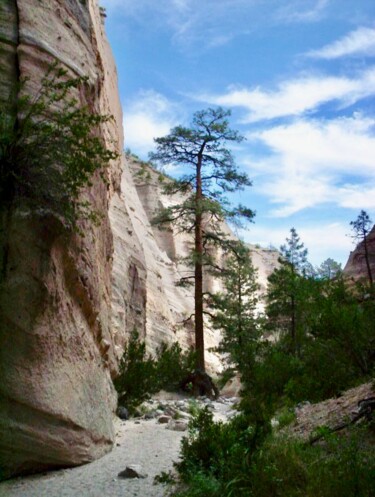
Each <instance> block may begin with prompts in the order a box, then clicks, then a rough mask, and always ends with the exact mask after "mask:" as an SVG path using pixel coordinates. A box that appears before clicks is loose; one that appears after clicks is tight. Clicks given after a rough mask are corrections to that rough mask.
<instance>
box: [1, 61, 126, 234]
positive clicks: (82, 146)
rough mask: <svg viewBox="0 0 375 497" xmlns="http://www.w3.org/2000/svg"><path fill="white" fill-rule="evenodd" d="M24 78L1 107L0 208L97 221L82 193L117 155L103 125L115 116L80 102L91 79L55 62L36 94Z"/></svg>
mask: <svg viewBox="0 0 375 497" xmlns="http://www.w3.org/2000/svg"><path fill="white" fill-rule="evenodd" d="M25 83H26V82H23V83H22V84H21V85H20V88H19V89H18V92H17V94H16V95H13V96H11V97H10V98H9V101H7V102H5V104H3V105H2V108H1V109H0V208H1V209H8V208H10V207H16V206H23V207H26V208H28V209H31V210H32V211H33V212H34V213H36V214H39V215H41V216H46V215H52V216H54V217H55V218H57V219H59V220H60V221H61V222H62V224H63V225H64V226H65V227H67V228H75V227H76V225H77V220H78V219H79V218H81V219H82V218H86V219H93V220H97V219H98V215H97V212H95V209H94V208H93V207H92V205H90V203H89V202H88V201H85V200H83V199H82V198H80V194H81V192H82V190H83V189H84V188H85V187H87V186H90V185H91V182H92V179H93V176H94V174H95V173H97V174H98V175H99V176H101V177H102V180H105V167H106V166H107V165H108V164H109V162H110V161H111V160H114V159H116V158H117V157H118V154H117V153H116V152H115V151H113V150H109V149H107V148H106V146H105V144H104V143H103V140H102V138H101V133H100V129H101V126H102V125H103V124H104V123H106V122H107V121H109V120H110V119H111V117H110V116H105V115H101V114H99V113H97V112H95V111H93V110H92V109H90V108H89V107H87V106H85V105H82V104H81V101H80V100H79V95H80V93H81V94H84V93H85V91H86V90H88V89H89V87H88V79H87V78H84V77H77V78H71V77H69V76H68V74H67V72H66V71H65V70H63V69H62V68H61V67H58V66H57V65H56V64H55V65H52V66H51V67H50V68H49V70H48V72H47V74H46V75H45V76H44V77H43V79H42V81H41V86H40V88H39V90H38V92H37V93H36V95H30V94H28V93H27V90H26V86H27V85H26V84H25Z"/></svg>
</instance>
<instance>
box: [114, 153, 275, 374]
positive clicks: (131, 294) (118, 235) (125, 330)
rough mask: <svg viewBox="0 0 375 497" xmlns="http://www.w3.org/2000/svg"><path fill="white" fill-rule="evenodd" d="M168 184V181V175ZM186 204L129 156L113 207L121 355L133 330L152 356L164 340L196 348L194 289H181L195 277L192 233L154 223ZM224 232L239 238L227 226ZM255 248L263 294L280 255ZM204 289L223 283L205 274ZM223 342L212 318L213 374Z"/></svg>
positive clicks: (208, 330) (208, 331)
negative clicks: (164, 211)
mask: <svg viewBox="0 0 375 497" xmlns="http://www.w3.org/2000/svg"><path fill="white" fill-rule="evenodd" d="M164 181H168V180H167V179H165V177H164ZM181 200H182V198H181V197H179V196H178V195H172V196H167V195H165V194H164V193H163V181H162V182H161V181H160V174H159V173H158V172H157V171H155V170H154V169H152V168H151V167H149V166H148V165H145V164H142V163H140V162H139V161H138V160H135V159H134V158H132V157H127V159H126V164H125V169H124V173H123V177H122V182H121V190H120V191H119V192H118V193H116V194H115V195H114V196H113V197H112V200H111V206H110V219H111V224H112V229H113V236H114V259H113V315H112V319H113V320H112V330H113V334H114V341H115V344H116V350H117V351H118V353H119V354H120V353H121V351H122V350H123V345H124V343H125V340H126V339H127V338H128V336H129V333H130V332H131V331H132V330H133V329H134V328H135V329H137V331H138V333H139V335H140V336H141V337H142V338H143V339H144V340H145V341H146V345H147V348H148V351H149V352H150V353H155V352H156V350H157V349H158V347H159V346H160V344H161V343H162V342H163V341H164V342H167V343H172V342H175V341H178V342H179V343H180V344H181V345H182V347H183V348H187V347H191V346H193V344H194V329H193V321H192V320H188V321H186V320H187V319H188V318H189V316H191V315H192V313H193V310H194V298H193V287H192V286H191V287H188V288H182V287H180V286H176V283H177V282H178V281H179V280H180V278H181V277H185V276H186V275H189V274H191V269H189V268H188V267H186V265H185V264H184V262H183V260H182V259H183V258H184V257H186V256H187V255H188V253H189V250H190V249H191V246H192V238H191V235H188V234H186V232H179V231H178V229H177V228H176V227H171V228H170V229H168V230H161V229H160V228H159V227H157V226H155V225H154V224H153V222H152V221H153V219H154V217H155V214H156V213H157V212H158V210H159V209H160V208H162V207H167V206H169V205H172V204H177V203H180V202H181ZM222 230H223V232H224V233H226V235H227V236H228V237H234V235H233V233H232V232H231V230H230V229H229V227H228V226H227V225H225V224H224V225H223V226H222ZM250 248H251V254H252V260H253V264H254V266H255V267H256V268H257V269H258V281H259V284H260V295H263V294H264V292H265V289H266V286H267V277H268V276H269V275H270V274H271V272H272V271H273V270H274V268H275V267H276V266H277V258H278V256H279V254H278V252H277V251H275V250H267V249H262V248H260V247H255V246H250ZM215 255H216V259H217V262H218V265H223V255H222V254H221V253H220V251H217V252H216V254H215ZM205 285H206V288H205V291H210V292H214V291H220V290H221V289H222V288H221V283H220V281H218V280H217V279H216V280H215V279H214V278H213V277H211V276H210V275H206V277H205ZM220 339H221V335H220V332H219V331H218V330H213V329H212V327H211V326H210V322H209V320H207V322H206V327H205V347H206V349H207V352H206V363H207V369H208V371H210V372H217V371H218V370H220V369H221V367H222V364H221V360H220V357H219V356H218V355H217V354H216V353H214V352H213V351H212V350H211V349H213V348H215V347H217V345H218V344H219V342H220Z"/></svg>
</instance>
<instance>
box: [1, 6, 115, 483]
mask: <svg viewBox="0 0 375 497" xmlns="http://www.w3.org/2000/svg"><path fill="white" fill-rule="evenodd" d="M0 50H1V70H0V100H1V99H3V98H6V97H7V95H8V94H9V91H10V90H14V86H15V82H16V81H17V80H18V79H19V78H28V80H29V81H28V83H27V89H28V91H29V92H33V91H35V89H36V88H37V87H38V85H39V82H40V79H41V77H42V76H43V75H44V74H45V72H46V70H47V68H48V66H49V64H51V62H54V61H55V60H57V61H59V62H60V64H61V65H62V66H63V67H64V68H66V69H67V70H68V71H69V72H70V74H71V75H73V76H76V75H87V76H88V77H89V100H87V104H89V105H91V106H92V107H93V108H95V109H96V110H97V111H100V112H101V113H105V114H112V115H114V121H113V122H111V123H109V124H108V125H107V126H105V127H104V128H103V136H104V138H105V139H106V140H108V141H109V140H111V139H113V140H114V141H115V142H116V143H117V146H118V149H119V150H121V149H122V128H121V109H120V105H119V102H118V95H117V81H116V70H115V66H114V63H113V60H112V56H111V54H110V50H109V49H108V46H107V42H106V39H105V35H104V33H103V26H102V20H101V17H100V14H99V8H98V5H97V4H96V1H95V0H89V1H86V2H82V1H80V0H69V1H67V0H50V1H49V2H40V1H38V0H17V1H16V0H5V1H2V2H1V4H0ZM119 170H120V164H113V167H112V169H111V170H110V171H109V172H108V180H109V185H110V186H109V187H107V186H106V185H105V184H104V183H103V182H101V181H99V178H97V179H95V180H94V182H93V183H94V184H93V186H92V187H91V188H90V189H89V190H88V191H87V192H86V193H85V195H86V196H87V197H88V198H90V199H91V200H92V201H93V203H94V205H95V207H96V209H98V210H99V211H100V212H101V213H102V214H103V220H102V223H101V225H100V226H99V227H95V226H91V225H89V224H88V223H86V224H83V225H82V230H83V231H84V233H85V236H84V237H83V238H82V237H80V236H78V235H75V236H69V237H65V238H64V237H63V236H62V235H58V236H57V235H56V233H57V232H58V231H56V229H55V227H54V224H55V221H54V220H53V219H48V218H47V217H44V218H43V219H42V220H41V219H40V218H39V219H36V218H35V217H33V216H31V215H30V213H28V212H25V211H20V210H19V209H18V210H17V209H12V210H11V211H9V212H7V213H4V214H2V216H1V223H2V224H1V230H2V231H1V233H2V235H3V236H2V240H1V241H2V247H1V249H2V257H1V262H2V264H1V271H2V282H1V289H0V290H1V291H0V377H1V382H0V468H1V473H2V476H10V475H12V474H17V473H21V472H26V471H36V470H41V469H44V468H48V467H58V466H68V465H75V464H81V463H84V462H88V461H91V460H93V459H95V458H97V457H100V456H101V455H103V454H104V453H106V452H107V451H108V450H109V449H110V448H111V446H112V443H113V440H114V430H113V424H112V417H113V412H114V409H115V403H116V395H115V393H114V389H113V385H112V381H111V371H112V372H113V371H114V370H115V369H116V367H117V360H116V358H115V356H114V353H113V346H112V335H111V333H110V324H111V321H110V313H111V307H110V298H111V267H112V254H113V240H112V233H111V230H110V225H109V220H108V216H107V211H108V201H109V196H110V194H111V193H113V191H114V190H116V189H117V188H118V180H119V176H120V174H119Z"/></svg>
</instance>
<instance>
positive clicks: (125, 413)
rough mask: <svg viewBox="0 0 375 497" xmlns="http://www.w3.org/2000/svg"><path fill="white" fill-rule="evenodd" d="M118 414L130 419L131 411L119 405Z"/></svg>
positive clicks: (122, 417) (121, 417) (120, 416)
mask: <svg viewBox="0 0 375 497" xmlns="http://www.w3.org/2000/svg"><path fill="white" fill-rule="evenodd" d="M116 414H117V416H118V417H119V418H120V419H124V420H127V419H129V411H128V410H127V409H126V407H124V406H118V408H117V411H116Z"/></svg>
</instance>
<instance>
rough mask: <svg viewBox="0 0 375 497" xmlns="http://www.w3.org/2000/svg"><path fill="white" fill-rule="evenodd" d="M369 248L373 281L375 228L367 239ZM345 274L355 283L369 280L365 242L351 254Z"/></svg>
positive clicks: (374, 277)
mask: <svg viewBox="0 0 375 497" xmlns="http://www.w3.org/2000/svg"><path fill="white" fill-rule="evenodd" d="M367 248H368V254H369V263H370V270H371V274H372V278H373V280H375V226H374V227H373V228H372V230H371V231H370V233H369V234H368V237H367ZM344 274H345V275H346V276H347V277H349V278H351V279H353V280H354V281H367V282H368V280H369V276H368V270H367V264H366V258H365V250H364V242H361V243H359V244H358V245H357V246H356V248H355V249H354V250H353V251H352V252H350V255H349V259H348V262H347V263H346V265H345V268H344Z"/></svg>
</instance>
